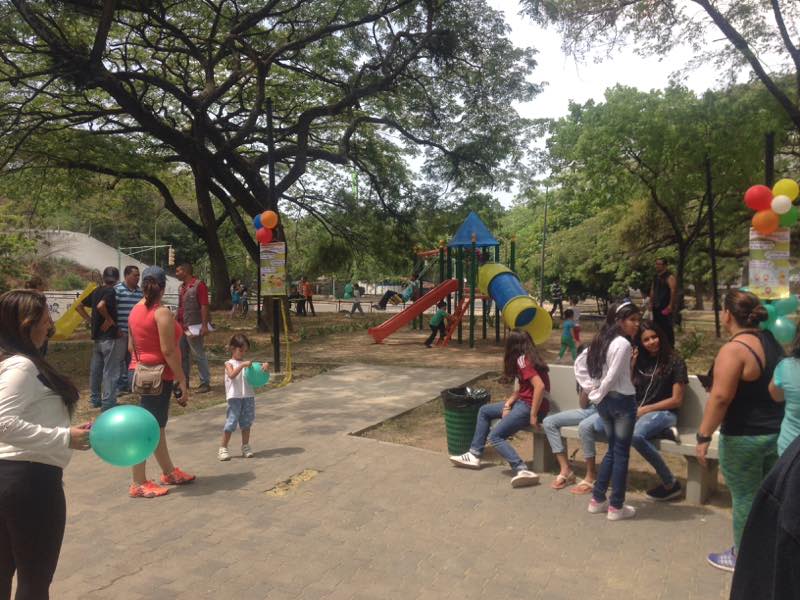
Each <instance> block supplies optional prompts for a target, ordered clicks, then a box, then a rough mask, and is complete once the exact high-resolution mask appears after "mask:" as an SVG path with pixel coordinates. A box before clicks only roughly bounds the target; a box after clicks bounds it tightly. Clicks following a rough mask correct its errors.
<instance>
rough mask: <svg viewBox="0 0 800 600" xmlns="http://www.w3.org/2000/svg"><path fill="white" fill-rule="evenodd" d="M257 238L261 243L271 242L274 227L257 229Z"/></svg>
mask: <svg viewBox="0 0 800 600" xmlns="http://www.w3.org/2000/svg"><path fill="white" fill-rule="evenodd" d="M256 240H258V243H259V244H269V243H270V242H271V241H272V229H267V228H266V227H262V228H261V229H258V230H256Z"/></svg>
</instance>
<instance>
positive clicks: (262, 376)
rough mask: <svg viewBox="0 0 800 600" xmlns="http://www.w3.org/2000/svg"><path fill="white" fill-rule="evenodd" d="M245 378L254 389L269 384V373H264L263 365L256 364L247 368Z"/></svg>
mask: <svg viewBox="0 0 800 600" xmlns="http://www.w3.org/2000/svg"><path fill="white" fill-rule="evenodd" d="M244 376H245V378H246V379H247V383H249V384H250V385H252V386H253V387H263V386H265V385H267V384H268V383H269V371H262V370H261V363H257V362H254V363H253V364H252V365H250V366H249V367H247V368H246V369H245V370H244Z"/></svg>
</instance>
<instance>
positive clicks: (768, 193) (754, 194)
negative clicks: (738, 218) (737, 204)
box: [744, 185, 772, 210]
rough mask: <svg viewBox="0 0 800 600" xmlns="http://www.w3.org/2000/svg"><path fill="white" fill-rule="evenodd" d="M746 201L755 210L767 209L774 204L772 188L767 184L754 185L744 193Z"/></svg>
mask: <svg viewBox="0 0 800 600" xmlns="http://www.w3.org/2000/svg"><path fill="white" fill-rule="evenodd" d="M744 203H745V204H746V205H747V206H749V207H750V208H751V209H753V210H767V209H768V208H770V206H771V205H772V190H771V189H769V188H768V187H767V186H765V185H754V186H752V187H750V188H748V190H747V191H746V192H745V193H744Z"/></svg>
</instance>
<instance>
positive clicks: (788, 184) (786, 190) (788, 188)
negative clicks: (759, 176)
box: [772, 179, 800, 200]
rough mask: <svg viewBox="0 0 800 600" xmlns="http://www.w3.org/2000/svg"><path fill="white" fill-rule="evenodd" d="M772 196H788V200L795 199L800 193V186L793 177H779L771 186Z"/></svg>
mask: <svg viewBox="0 0 800 600" xmlns="http://www.w3.org/2000/svg"><path fill="white" fill-rule="evenodd" d="M772 195H773V196H789V199H790V200H796V199H797V196H798V195H800V186H798V185H797V182H796V181H795V180H794V179H780V180H778V182H777V183H776V184H775V185H774V186H772Z"/></svg>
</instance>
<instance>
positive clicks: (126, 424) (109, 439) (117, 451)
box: [89, 404, 161, 467]
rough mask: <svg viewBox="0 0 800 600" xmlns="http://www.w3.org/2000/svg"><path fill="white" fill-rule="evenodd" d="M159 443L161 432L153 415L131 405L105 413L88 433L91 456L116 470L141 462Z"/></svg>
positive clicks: (118, 407) (116, 407)
mask: <svg viewBox="0 0 800 600" xmlns="http://www.w3.org/2000/svg"><path fill="white" fill-rule="evenodd" d="M160 439H161V430H160V428H159V426H158V421H156V418H155V417H154V416H153V415H152V413H150V411H149V410H146V409H144V408H142V407H141V406H133V405H131V404H125V405H122V406H115V407H114V408H112V409H111V410H107V411H106V412H104V413H103V414H101V415H100V416H99V417H98V418H97V421H95V422H94V424H93V425H92V430H91V431H90V432H89V441H90V442H91V444H92V450H94V453H95V454H97V456H99V457H100V458H101V459H102V460H104V461H106V462H107V463H109V464H111V465H114V466H115V467H132V466H133V465H138V464H139V463H141V462H144V461H145V460H147V458H148V457H149V456H150V455H151V454H152V453H153V451H154V450H155V449H156V446H158V441H159V440H160Z"/></svg>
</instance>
